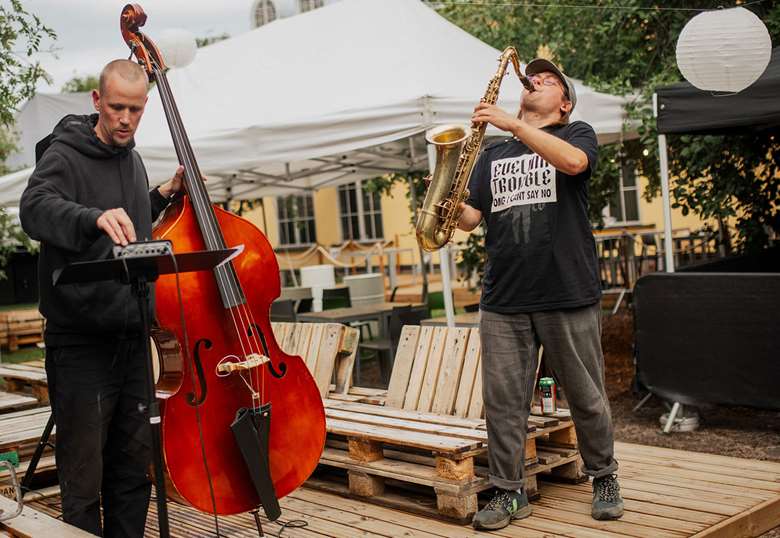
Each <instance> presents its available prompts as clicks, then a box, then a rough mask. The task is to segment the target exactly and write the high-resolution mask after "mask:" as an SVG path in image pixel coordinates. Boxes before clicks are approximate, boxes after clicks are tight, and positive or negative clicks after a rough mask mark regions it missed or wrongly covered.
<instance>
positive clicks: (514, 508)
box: [471, 489, 533, 530]
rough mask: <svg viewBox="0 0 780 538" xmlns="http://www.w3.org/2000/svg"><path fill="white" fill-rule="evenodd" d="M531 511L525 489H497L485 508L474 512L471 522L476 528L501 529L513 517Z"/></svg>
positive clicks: (518, 517)
mask: <svg viewBox="0 0 780 538" xmlns="http://www.w3.org/2000/svg"><path fill="white" fill-rule="evenodd" d="M532 511H533V510H532V509H531V505H530V504H528V495H526V493H525V490H523V492H522V493H518V492H516V491H514V490H506V489H497V490H496V493H495V495H493V498H492V499H490V502H489V503H487V505H485V508H483V509H482V510H480V511H479V512H477V513H476V514H474V519H472V520H471V524H472V525H473V526H474V528H475V529H477V530H480V529H486V530H496V529H503V528H504V527H506V526H507V525H509V522H510V521H512V520H513V519H521V518H524V517H528V516H530V515H531V512H532Z"/></svg>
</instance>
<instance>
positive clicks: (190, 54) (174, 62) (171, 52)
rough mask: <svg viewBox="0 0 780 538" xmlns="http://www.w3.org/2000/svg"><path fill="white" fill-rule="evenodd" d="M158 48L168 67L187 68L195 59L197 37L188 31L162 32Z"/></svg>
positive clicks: (177, 29) (172, 30)
mask: <svg viewBox="0 0 780 538" xmlns="http://www.w3.org/2000/svg"><path fill="white" fill-rule="evenodd" d="M156 43H157V47H158V48H159V49H160V53H162V57H163V61H165V64H166V65H167V66H168V67H187V66H188V65H190V64H191V63H192V60H194V59H195V53H196V51H197V50H198V45H197V44H196V43H195V36H194V35H192V33H190V32H188V31H187V30H181V29H179V28H170V29H168V30H164V31H162V32H160V36H159V37H158V38H157V41H156Z"/></svg>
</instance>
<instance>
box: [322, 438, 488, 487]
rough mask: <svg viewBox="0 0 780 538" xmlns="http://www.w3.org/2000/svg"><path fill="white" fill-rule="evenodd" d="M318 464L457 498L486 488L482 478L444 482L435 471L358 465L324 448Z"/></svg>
mask: <svg viewBox="0 0 780 538" xmlns="http://www.w3.org/2000/svg"><path fill="white" fill-rule="evenodd" d="M322 462H323V463H326V464H328V465H331V466H333V467H339V468H341V469H348V470H354V471H360V472H362V473H366V474H371V475H376V476H381V477H383V478H395V479H398V480H402V481H404V482H410V483H413V484H421V485H424V486H431V487H436V488H438V489H441V490H442V491H446V492H449V493H452V494H458V493H461V492H462V491H473V490H474V488H475V487H476V486H483V487H484V488H487V487H489V486H488V481H487V479H486V478H470V479H466V480H460V481H457V480H446V479H443V478H441V477H440V476H439V475H438V474H437V473H436V468H435V467H430V466H427V465H420V464H417V463H409V462H405V461H398V460H391V459H387V458H385V459H381V460H376V461H372V462H361V461H358V460H355V459H351V458H350V457H349V456H348V455H347V454H346V453H344V452H343V451H341V450H336V449H333V448H326V449H325V450H324V451H323V453H322Z"/></svg>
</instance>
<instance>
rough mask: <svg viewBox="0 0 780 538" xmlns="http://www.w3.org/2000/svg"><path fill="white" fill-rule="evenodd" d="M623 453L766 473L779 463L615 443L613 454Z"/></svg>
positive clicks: (778, 466) (779, 464) (776, 467)
mask: <svg viewBox="0 0 780 538" xmlns="http://www.w3.org/2000/svg"><path fill="white" fill-rule="evenodd" d="M624 451H625V452H627V453H630V454H637V455H639V454H644V455H648V456H658V457H661V458H668V459H685V460H688V461H699V462H702V463H712V464H713V465H723V466H726V467H737V468H740V469H753V470H757V471H762V470H765V471H767V472H777V469H778V468H780V463H777V462H773V461H761V460H749V459H745V458H735V457H734V456H722V455H719V454H708V453H704V452H691V451H689V450H677V449H674V448H662V447H656V446H648V445H638V444H634V443H625V442H621V441H617V442H615V452H616V453H618V454H619V453H622V452H624Z"/></svg>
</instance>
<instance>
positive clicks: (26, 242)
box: [0, 0, 56, 279]
mask: <svg viewBox="0 0 780 538" xmlns="http://www.w3.org/2000/svg"><path fill="white" fill-rule="evenodd" d="M55 37H56V35H55V33H54V31H53V30H52V29H50V28H48V27H47V26H46V25H44V24H43V23H42V22H41V20H40V19H39V18H38V17H37V16H35V15H33V14H31V13H28V12H27V11H25V10H24V9H23V8H22V4H21V2H20V1H19V0H10V2H4V3H3V4H2V5H0V72H2V76H0V168H1V169H0V173H7V172H8V171H9V170H8V169H7V168H6V166H5V159H6V158H7V157H8V155H9V154H10V153H11V152H12V151H13V150H14V149H15V147H16V139H15V135H14V133H13V130H12V127H13V123H14V114H15V112H16V110H17V107H18V106H19V104H21V103H23V102H24V101H26V100H27V99H29V98H31V97H32V96H33V95H34V94H35V86H36V84H37V83H38V82H39V81H40V80H49V79H48V76H47V74H46V72H45V71H44V70H43V68H42V67H41V66H40V63H39V62H37V61H34V60H33V56H34V55H35V54H36V53H37V52H39V51H41V50H42V48H41V47H42V44H43V43H44V40H45V39H46V38H49V39H54V38H55ZM19 247H26V248H28V249H29V250H35V249H36V248H37V246H36V245H35V244H33V242H32V241H30V239H29V238H28V237H27V235H25V233H24V232H23V231H22V229H21V227H20V226H19V224H18V223H17V222H16V219H15V218H14V217H13V216H12V215H10V214H9V213H8V211H7V210H6V209H5V208H0V279H3V278H6V274H5V271H4V270H3V268H4V267H5V265H6V263H7V262H8V257H9V256H10V255H11V253H12V252H13V251H14V250H16V249H17V248H19Z"/></svg>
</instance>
